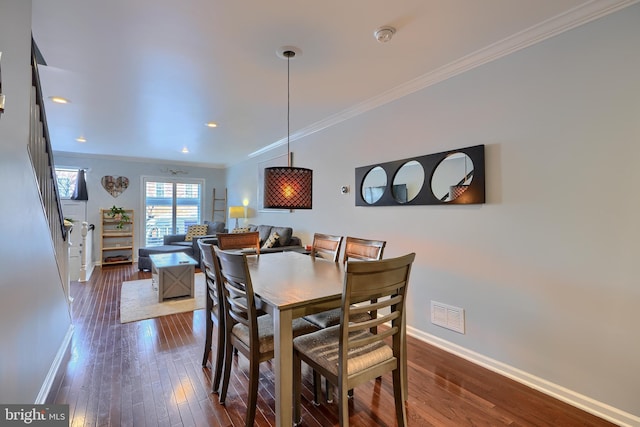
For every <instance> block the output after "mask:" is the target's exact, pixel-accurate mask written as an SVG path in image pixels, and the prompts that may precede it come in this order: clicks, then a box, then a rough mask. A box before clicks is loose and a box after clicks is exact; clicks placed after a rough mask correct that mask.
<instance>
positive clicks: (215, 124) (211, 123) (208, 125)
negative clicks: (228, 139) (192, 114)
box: [206, 122, 218, 128]
mask: <svg viewBox="0 0 640 427" xmlns="http://www.w3.org/2000/svg"><path fill="white" fill-rule="evenodd" d="M206 126H207V127H210V128H217V127H218V124H217V123H214V122H209V123H207V124H206Z"/></svg>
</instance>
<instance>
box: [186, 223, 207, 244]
mask: <svg viewBox="0 0 640 427" xmlns="http://www.w3.org/2000/svg"><path fill="white" fill-rule="evenodd" d="M206 234H207V225H206V224H205V225H190V226H189V228H188V229H187V235H186V236H185V238H184V241H185V242H191V241H193V238H194V237H196V236H206Z"/></svg>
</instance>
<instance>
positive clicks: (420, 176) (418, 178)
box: [391, 160, 424, 203]
mask: <svg viewBox="0 0 640 427" xmlns="http://www.w3.org/2000/svg"><path fill="white" fill-rule="evenodd" d="M422 184H424V168H423V167H422V165H421V164H420V163H419V162H417V161H415V160H411V161H409V162H407V163H405V164H403V165H402V167H400V169H398V172H396V175H395V176H394V177H393V187H392V188H391V191H392V193H393V198H394V199H396V202H398V203H407V202H410V201H412V200H413V199H415V198H416V196H417V195H418V193H419V192H420V190H421V189H422Z"/></svg>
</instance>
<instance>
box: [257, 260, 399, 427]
mask: <svg viewBox="0 0 640 427" xmlns="http://www.w3.org/2000/svg"><path fill="white" fill-rule="evenodd" d="M247 265H248V267H249V273H250V275H251V282H252V284H253V290H254V292H255V294H256V296H258V298H259V299H260V301H261V304H262V306H261V308H262V309H263V310H265V311H266V312H267V313H269V314H271V315H272V317H273V330H274V337H273V339H274V361H273V367H274V376H275V413H276V426H287V427H289V426H292V425H293V424H294V422H293V421H294V420H293V332H292V321H293V319H296V318H299V317H303V316H307V315H309V314H314V313H319V312H322V311H325V310H330V309H333V308H337V307H340V306H341V304H342V289H343V282H344V272H345V266H344V264H343V263H340V262H333V261H328V260H325V259H323V258H320V257H313V256H309V255H307V254H303V253H299V252H295V251H288V252H278V253H270V254H262V255H249V256H247ZM402 359H403V363H401V372H402V371H403V375H404V376H405V378H406V353H405V356H404V357H403V358H402ZM405 384H406V382H405ZM403 394H405V396H404V397H405V399H406V389H405V391H404V393H403Z"/></svg>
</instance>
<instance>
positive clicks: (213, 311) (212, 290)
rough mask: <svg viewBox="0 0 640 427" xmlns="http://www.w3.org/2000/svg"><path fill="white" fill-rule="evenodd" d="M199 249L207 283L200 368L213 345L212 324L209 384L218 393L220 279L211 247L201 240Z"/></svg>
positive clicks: (222, 334) (221, 329)
mask: <svg viewBox="0 0 640 427" xmlns="http://www.w3.org/2000/svg"><path fill="white" fill-rule="evenodd" d="M198 246H199V247H200V254H201V257H200V259H201V260H202V267H203V270H204V271H203V273H204V275H205V280H206V283H207V294H206V298H207V302H206V309H205V313H206V319H205V337H206V338H205V343H204V355H203V356H202V366H203V367H204V366H207V361H208V360H209V354H210V353H211V347H212V344H213V337H212V335H213V324H214V323H215V324H216V326H217V329H218V331H217V334H216V335H217V341H216V356H215V361H214V360H212V361H211V370H212V372H213V379H212V382H211V391H213V392H214V393H217V392H218V389H219V387H220V378H221V376H222V367H223V365H224V345H225V335H226V334H225V327H224V311H223V309H222V304H223V300H222V278H221V276H220V268H219V267H218V265H217V264H218V263H217V257H216V255H215V252H214V249H213V245H212V244H209V243H204V242H203V240H199V241H198Z"/></svg>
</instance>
